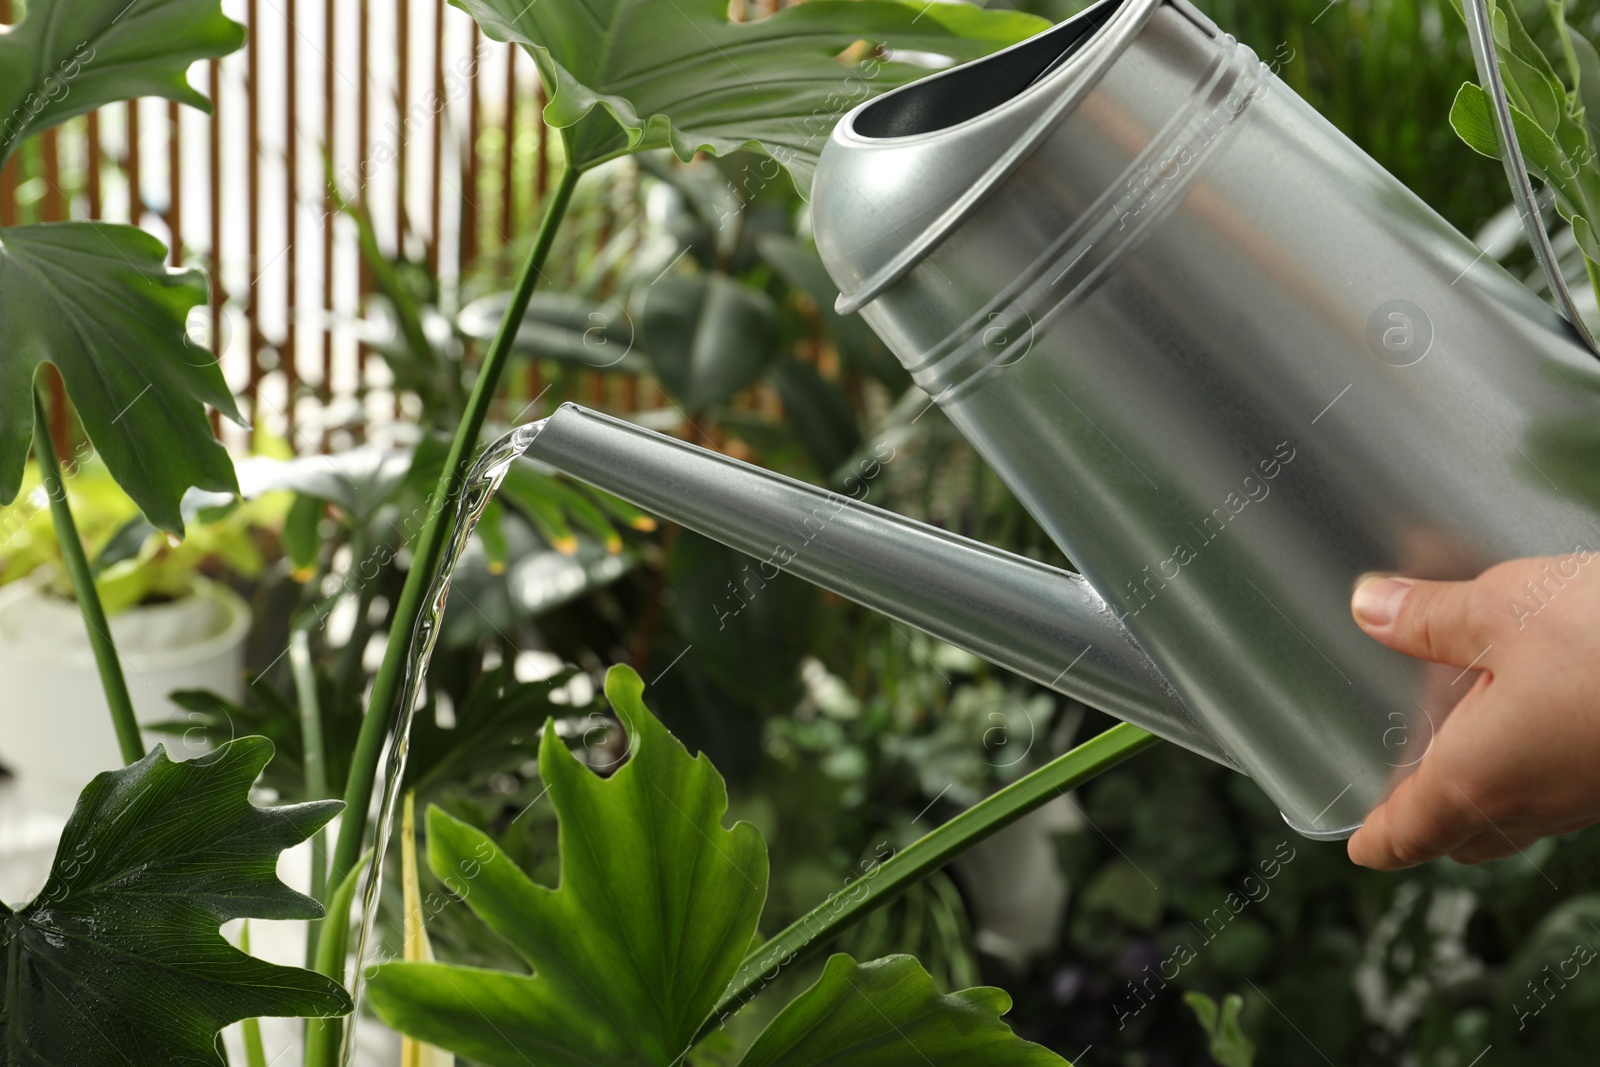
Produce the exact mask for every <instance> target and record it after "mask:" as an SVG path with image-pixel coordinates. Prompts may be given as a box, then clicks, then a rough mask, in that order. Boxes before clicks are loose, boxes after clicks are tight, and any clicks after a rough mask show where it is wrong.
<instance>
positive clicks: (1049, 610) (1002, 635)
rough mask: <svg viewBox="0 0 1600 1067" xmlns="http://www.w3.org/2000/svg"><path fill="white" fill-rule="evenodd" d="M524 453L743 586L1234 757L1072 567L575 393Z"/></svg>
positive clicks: (1224, 759)
mask: <svg viewBox="0 0 1600 1067" xmlns="http://www.w3.org/2000/svg"><path fill="white" fill-rule="evenodd" d="M526 455H528V456H529V457H531V458H534V459H537V460H539V461H541V462H543V463H545V464H548V465H549V466H551V467H554V468H555V469H556V470H558V471H561V472H562V473H564V474H567V475H569V476H571V477H573V478H576V479H578V480H580V481H583V482H586V483H588V484H590V485H593V486H595V487H596V488H599V489H603V490H605V491H606V492H608V493H612V494H614V495H616V496H619V497H621V498H622V499H624V500H627V501H629V502H630V503H632V504H634V505H636V506H638V507H641V508H644V509H645V510H647V511H650V512H652V513H654V514H657V515H660V516H662V517H663V518H666V519H669V520H671V521H673V522H676V523H678V524H679V525H681V526H684V527H687V528H688V529H690V530H693V531H695V532H696V533H699V534H703V535H705V536H706V537H709V538H711V539H713V540H716V541H720V542H722V543H723V544H725V545H728V546H729V547H731V548H735V549H737V550H739V551H741V552H743V553H745V554H747V555H749V556H750V557H752V563H751V564H750V566H749V568H748V569H749V570H750V571H751V573H752V576H753V579H754V581H755V582H756V583H760V582H763V581H769V580H771V579H772V578H773V577H775V576H776V574H777V572H778V571H780V570H782V571H787V572H789V573H790V574H794V575H796V576H798V577H801V578H804V579H806V580H807V581H810V582H813V583H815V584H817V585H820V586H822V587H823V588H825V589H829V590H832V591H833V592H835V593H837V594H839V595H840V596H842V597H845V598H846V599H849V600H853V601H855V602H856V603H858V604H862V605H864V606H866V607H869V608H873V609H874V610H877V611H881V612H883V613H884V614H885V615H888V616H890V617H891V618H894V619H897V620H899V621H901V622H903V623H906V624H907V625H909V626H913V627H915V628H917V629H919V630H922V631H924V632H926V633H929V634H932V635H933V636H935V637H938V638H940V639H941V640H944V641H948V642H949V643H951V644H953V645H956V646H958V647H960V648H963V649H966V650H967V651H969V652H972V653H974V654H976V655H978V656H981V657H983V658H984V659H986V660H989V661H990V662H992V663H996V664H998V665H1000V666H1002V667H1005V668H1007V669H1009V670H1012V671H1015V672H1016V673H1018V674H1020V675H1022V676H1023V677H1025V678H1029V679H1031V680H1033V681H1035V682H1038V683H1039V684H1041V685H1044V686H1048V687H1049V688H1051V689H1053V690H1055V691H1056V692H1059V693H1062V694H1065V695H1066V696H1070V697H1073V698H1076V699H1078V700H1082V701H1083V702H1085V703H1087V704H1089V705H1091V706H1093V707H1096V708H1099V709H1101V710H1102V711H1105V712H1107V713H1109V714H1111V715H1114V716H1116V717H1118V718H1120V719H1124V720H1126V721H1128V722H1131V723H1134V724H1135V725H1137V726H1140V727H1143V728H1144V729H1146V730H1149V731H1151V732H1152V733H1155V734H1158V735H1160V736H1161V737H1164V738H1166V739H1167V740H1169V741H1173V742H1175V743H1177V744H1179V745H1182V746H1183V747H1185V748H1188V749H1190V750H1192V751H1194V752H1198V753H1200V754H1201V755H1204V756H1207V757H1209V758H1211V759H1213V760H1216V761H1217V762H1219V763H1222V764H1224V765H1225V766H1228V767H1230V768H1234V769H1237V765H1236V764H1235V763H1234V761H1233V760H1232V759H1231V758H1230V757H1229V756H1228V755H1227V753H1226V752H1225V751H1224V749H1223V748H1222V746H1221V745H1219V744H1218V743H1217V741H1216V740H1215V739H1214V738H1213V736H1212V735H1211V733H1210V732H1209V731H1208V730H1207V729H1206V728H1205V727H1204V726H1203V725H1201V724H1200V723H1199V721H1198V720H1196V719H1195V717H1194V716H1193V715H1192V714H1191V713H1190V711H1189V709H1188V708H1187V707H1186V706H1185V705H1184V703H1183V701H1182V699H1181V698H1180V697H1179V696H1178V694H1177V693H1176V692H1175V691H1174V690H1173V688H1172V686H1171V685H1170V684H1168V682H1167V681H1166V679H1165V678H1164V677H1163V676H1162V675H1161V672H1160V671H1159V670H1158V669H1157V668H1156V666H1155V665H1154V664H1153V663H1152V662H1151V661H1150V658H1149V656H1147V655H1146V654H1145V651H1144V649H1142V648H1141V647H1140V646H1139V644H1138V642H1137V641H1136V640H1134V638H1133V636H1132V635H1131V634H1130V633H1129V632H1128V631H1127V629H1126V628H1125V627H1124V626H1123V624H1122V622H1121V620H1120V619H1119V618H1118V616H1117V613H1116V612H1115V611H1114V610H1113V609H1112V608H1111V607H1110V606H1109V605H1108V604H1106V602H1105V601H1104V600H1102V599H1101V597H1100V595H1099V594H1098V593H1096V592H1095V591H1094V590H1093V589H1092V588H1091V587H1090V586H1089V584H1088V582H1086V581H1085V580H1084V579H1083V578H1081V577H1080V576H1078V575H1076V574H1072V573H1069V572H1067V571H1063V570H1060V569H1057V568H1055V567H1049V566H1045V565H1044V564H1041V563H1037V562H1035V561H1033V560H1029V559H1025V558H1023V557H1021V556H1015V555H1012V554H1010V553H1006V552H1001V551H999V550H997V549H994V548H990V547H989V546H987V545H983V544H980V543H979V542H976V541H972V540H969V539H968V538H965V537H959V536H956V535H954V534H951V533H948V532H946V531H944V530H940V529H937V528H935V527H932V526H928V525H926V524H924V523H920V522H915V521H913V520H911V519H907V518H904V517H902V516H899V515H896V514H894V513H892V512H888V511H884V510H883V509H881V508H876V507H872V506H870V505H868V504H865V503H862V502H861V500H859V499H856V498H855V497H853V496H849V495H845V494H843V493H837V492H830V491H828V490H824V489H819V488H817V487H815V486H811V485H807V484H805V483H803V482H798V481H795V480H794V479H791V478H785V477H783V476H782V475H778V474H773V473H772V472H770V471H765V470H762V469H761V468H759V467H755V466H752V465H750V464H747V463H741V462H739V461H738V460H734V459H730V458H729V457H727V456H723V455H720V454H717V453H714V452H710V451H707V450H705V449H702V448H697V447H695V446H693V445H689V444H686V443H684V442H682V441H678V440H676V439H673V438H670V437H667V436H664V435H662V434H658V433H654V432H652V431H650V430H645V429H642V428H640V427H638V426H635V425H633V424H631V423H627V422H624V421H622V420H620V419H615V418H611V417H609V416H606V415H601V414H598V413H596V412H593V411H589V410H587V409H585V408H581V407H578V406H577V405H575V404H566V405H563V406H562V407H561V408H560V409H559V410H557V412H556V413H555V414H554V415H552V416H551V417H550V418H548V419H545V420H544V421H543V423H541V424H537V429H536V433H535V434H534V436H533V439H532V441H531V443H530V444H529V447H528V450H527V452H526ZM872 462H873V461H870V460H869V461H868V463H869V465H868V467H867V469H866V470H865V471H863V478H862V479H861V480H860V482H859V483H858V484H859V487H860V488H859V489H858V492H857V495H859V496H864V495H865V487H866V485H867V484H868V483H869V482H870V480H871V477H872V476H873V475H874V474H875V473H876V472H875V471H873V470H872V468H871V465H870V464H871V463H872Z"/></svg>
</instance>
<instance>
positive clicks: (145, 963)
mask: <svg viewBox="0 0 1600 1067" xmlns="http://www.w3.org/2000/svg"><path fill="white" fill-rule="evenodd" d="M271 757H272V746H271V745H270V744H269V743H268V742H266V741H264V740H262V739H261V738H244V739H242V740H239V741H235V742H233V743H231V744H227V745H224V746H222V747H221V748H219V749H217V750H216V751H215V752H213V753H211V754H209V755H207V756H203V757H201V758H199V759H195V760H191V761H189V762H187V763H173V762H172V761H170V760H168V759H167V757H166V754H165V753H164V752H160V751H157V752H152V753H151V754H150V755H148V756H146V757H145V758H144V759H142V760H140V761H139V762H138V763H135V764H133V765H131V766H129V767H125V768H123V769H122V770H118V771H107V772H105V773H103V774H100V775H98V776H97V777H96V778H95V779H94V781H92V782H90V783H89V785H88V786H87V787H86V788H85V789H84V791H83V795H82V796H81V797H80V798H79V801H78V806H77V808H76V809H75V810H74V811H73V814H72V818H71V820H70V821H69V822H68V824H67V827H66V829H65V831H64V832H63V833H62V836H61V843H60V845H59V846H58V848H57V850H56V859H55V864H54V865H53V867H52V869H51V873H50V878H49V880H48V881H46V882H45V885H44V888H43V889H42V890H41V891H40V892H39V895H38V896H37V897H35V898H34V900H33V901H32V902H31V903H30V904H28V905H26V906H25V907H22V908H18V909H16V910H15V911H13V910H12V909H10V908H7V907H6V906H5V905H3V904H0V950H3V952H4V955H5V958H6V960H7V964H6V967H5V968H4V970H3V971H0V1063H5V1064H7V1065H8V1067H11V1065H16V1067H31V1065H34V1064H44V1063H74V1064H85V1065H89V1064H101V1063H126V1062H139V1063H150V1064H154V1063H162V1064H174V1065H177V1064H183V1065H189V1064H193V1065H206V1067H210V1065H214V1064H219V1063H221V1059H220V1057H219V1056H218V1054H217V1031H218V1030H220V1029H221V1028H222V1027H223V1026H225V1025H226V1024H228V1023H230V1022H233V1021H235V1020H237V1019H247V1018H254V1017H256V1016H259V1015H342V1014H344V1013H346V1012H348V1011H349V1010H350V998H349V996H348V995H347V994H346V993H345V991H344V990H343V989H342V988H341V987H340V986H339V984H338V983H337V982H334V981H331V980H329V979H327V978H324V977H323V976H321V975H319V974H314V973H312V972H309V971H302V970H296V969H294V968H290V967H279V966H276V965H273V964H269V963H264V962H262V961H261V960H258V959H255V958H254V957H252V956H249V955H247V954H246V953H244V952H241V951H239V950H238V949H236V948H234V947H233V946H232V945H230V944H229V943H228V942H227V941H226V940H225V939H224V938H223V937H222V935H221V934H220V933H219V932H218V929H217V928H218V927H219V926H220V925H221V924H222V923H224V922H226V921H228V920H230V919H235V918H240V917H245V916H248V917H251V918H260V919H306V918H312V917H315V916H317V915H319V914H321V911H322V907H321V905H319V904H318V903H317V902H316V901H315V900H312V899H310V898H309V897H305V896H302V895H301V894H299V893H296V892H293V891H292V890H290V889H289V888H288V887H287V886H285V885H283V884H282V883H281V882H279V881H278V879H277V873H276V870H277V863H278V853H280V852H281V851H283V850H284V849H286V848H288V847H290V846H292V845H295V844H298V843H299V842H301V841H303V840H305V838H306V837H307V836H308V835H310V833H311V832H312V831H313V830H315V829H316V828H317V827H319V826H321V825H322V824H323V823H325V822H327V821H328V820H329V819H331V818H332V817H333V816H334V814H335V813H336V812H337V811H338V810H339V805H338V803H337V802H334V801H321V802H318V803H312V804H300V805H295V806H292V807H280V808H273V809H262V808H257V807H254V806H253V805H252V804H251V803H250V801H249V790H250V785H251V783H252V782H254V781H255V779H256V776H257V775H258V774H259V773H260V772H261V768H262V766H263V765H264V764H266V762H267V761H268V760H269V759H271ZM130 1055H135V1056H138V1057H139V1058H138V1060H137V1061H134V1060H130V1059H129V1056H130Z"/></svg>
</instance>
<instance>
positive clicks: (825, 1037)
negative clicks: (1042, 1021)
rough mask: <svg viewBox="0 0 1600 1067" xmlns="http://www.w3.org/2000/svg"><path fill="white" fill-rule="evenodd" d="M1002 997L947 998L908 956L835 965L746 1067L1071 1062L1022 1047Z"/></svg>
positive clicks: (989, 991) (1012, 1066)
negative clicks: (1008, 1022)
mask: <svg viewBox="0 0 1600 1067" xmlns="http://www.w3.org/2000/svg"><path fill="white" fill-rule="evenodd" d="M1010 1010H1011V998H1010V997H1009V996H1007V995H1006V992H1005V991H1004V990H1002V989H995V988H993V987H989V986H979V987H977V988H975V989H963V990H961V991H960V992H959V993H950V994H948V995H945V994H941V993H940V992H939V990H938V989H936V988H935V987H934V984H933V979H932V978H930V977H928V972H927V971H925V970H923V969H922V965H921V964H920V963H918V962H917V961H916V960H915V959H913V958H912V957H910V956H888V957H885V958H884V959H881V960H875V961H873V962H871V963H857V962H856V961H855V960H853V959H851V958H850V957H849V956H845V955H842V954H841V955H836V956H832V957H830V958H829V959H828V965H827V968H826V969H825V970H824V971H823V972H822V977H821V978H819V979H817V982H816V984H815V985H813V986H812V987H811V988H810V989H808V990H806V991H805V992H804V993H802V994H800V996H799V997H798V998H796V999H795V1001H794V1002H793V1003H792V1004H790V1005H789V1006H788V1007H786V1008H784V1009H783V1011H782V1012H780V1013H779V1014H778V1017H777V1018H775V1019H773V1020H772V1022H771V1023H770V1024H768V1026H767V1028H766V1029H765V1030H764V1031H762V1033H761V1036H760V1037H759V1038H757V1039H756V1043H755V1044H754V1045H752V1046H751V1047H750V1051H749V1052H747V1053H745V1057H744V1059H742V1060H740V1061H739V1067H814V1065H816V1064H824V1063H825V1064H828V1067H927V1065H929V1064H934V1065H937V1067H946V1065H949V1067H957V1065H959V1067H1047V1065H1049V1067H1059V1065H1063V1064H1066V1062H1067V1061H1066V1060H1064V1059H1062V1058H1061V1057H1060V1056H1057V1055H1056V1054H1055V1053H1054V1052H1051V1051H1050V1050H1049V1049H1047V1048H1045V1047H1043V1046H1042V1045H1035V1044H1033V1043H1032V1042H1030V1041H1024V1040H1023V1039H1022V1038H1020V1037H1018V1036H1017V1035H1016V1034H1014V1033H1012V1032H1011V1028H1010V1027H1009V1026H1007V1025H1006V1024H1005V1023H1004V1022H1002V1021H1001V1019H1000V1016H1002V1015H1004V1014H1005V1013H1006V1012H1008V1011H1010Z"/></svg>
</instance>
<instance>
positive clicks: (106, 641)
mask: <svg viewBox="0 0 1600 1067" xmlns="http://www.w3.org/2000/svg"><path fill="white" fill-rule="evenodd" d="M33 451H34V454H35V456H36V457H37V458H38V460H39V474H40V476H41V477H42V478H43V480H44V491H45V495H46V496H48V497H49V498H50V518H51V519H52V520H53V521H54V522H55V527H56V540H57V541H58V542H60V544H61V558H62V560H63V562H65V564H66V567H67V577H68V578H70V579H71V580H72V591H73V592H74V593H75V594H76V595H77V597H78V614H80V615H82V616H83V624H84V626H85V627H86V628H87V629H88V631H89V647H90V648H92V649H93V650H94V663H95V666H96V667H97V668H99V671H100V686H101V688H103V689H104V690H105V693H106V706H107V707H109V708H110V709H111V724H112V725H113V726H114V727H116V730H117V744H118V745H120V746H121V748H122V761H123V762H124V763H137V762H138V761H139V760H141V759H143V758H144V741H143V739H142V738H140V736H139V721H138V719H136V718H135V717H134V714H133V701H132V700H131V699H130V698H129V696H128V682H127V679H125V678H123V676H122V661H121V660H119V659H118V658H117V646H116V645H115V644H113V643H112V641H111V627H110V625H109V624H107V622H106V613H105V610H104V609H103V608H101V606H100V592H99V590H97V589H96V588H95V586H94V572H93V571H91V570H90V569H89V559H88V557H87V556H85V555H84V553H83V541H82V540H81V539H79V537H78V524H77V523H76V522H74V521H73V520H72V508H71V507H69V506H68V504H67V487H66V484H65V483H64V482H63V481H62V480H61V461H60V460H59V459H57V458H56V446H55V444H54V442H52V441H51V440H50V419H49V416H48V415H46V414H45V407H44V399H43V398H42V397H41V396H40V394H39V391H38V390H34V394H33Z"/></svg>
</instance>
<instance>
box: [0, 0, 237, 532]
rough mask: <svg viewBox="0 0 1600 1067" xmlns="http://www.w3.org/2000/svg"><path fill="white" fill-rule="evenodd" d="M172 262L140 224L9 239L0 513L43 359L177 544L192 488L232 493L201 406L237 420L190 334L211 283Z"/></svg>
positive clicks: (1, 306) (0, 271) (1, 277)
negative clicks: (193, 314)
mask: <svg viewBox="0 0 1600 1067" xmlns="http://www.w3.org/2000/svg"><path fill="white" fill-rule="evenodd" d="M143 2H145V3H152V2H154V0H143ZM0 43H4V39H3V38H0ZM3 62H4V60H0V64H3ZM165 258H166V249H164V248H163V247H162V245H161V242H160V241H158V240H156V239H155V238H154V237H151V236H150V235H149V234H147V233H144V232H143V231H142V230H138V229H135V228H134V227H131V226H115V225H108V224H105V223H98V222H64V223H54V224H48V225H43V226H16V227H12V228H10V229H6V230H0V337H4V338H5V345H4V347H3V348H0V504H8V503H10V502H11V500H12V499H13V498H14V497H15V496H16V494H17V489H18V487H19V486H20V485H21V482H22V470H23V465H24V463H25V462H26V460H27V457H28V444H29V441H30V439H31V437H32V427H33V380H34V376H35V374H36V372H37V370H38V367H39V364H41V363H44V362H47V361H48V362H50V363H53V364H54V365H55V366H56V368H57V369H58V370H59V371H60V372H61V377H62V379H63V380H64V381H65V382H66V385H67V393H68V395H70V396H71V397H72V402H73V404H74V406H76V408H77V410H78V415H79V417H80V418H81V419H82V420H83V428H84V431H85V432H86V433H87V434H88V436H89V440H90V442H91V443H92V444H93V445H94V447H95V449H96V450H97V451H98V452H99V453H100V456H101V458H102V459H104V460H105V464H106V467H107V469H108V470H110V471H111V474H112V476H113V477H114V478H116V480H117V483H118V484H119V485H121V486H122V487H123V489H125V490H126V491H127V493H128V495H129V496H130V497H132V498H133V501H134V503H136V504H138V505H139V508H140V510H142V511H143V512H144V513H145V516H146V517H147V518H149V520H150V521H151V522H152V523H154V524H155V525H156V526H159V527H160V528H162V529H163V530H167V531H170V532H173V533H181V532H182V530H183V513H182V510H181V507H180V503H181V501H182V499H183V495H184V493H185V492H186V491H187V490H188V488H189V487H190V486H198V487H199V488H201V489H209V490H214V491H217V492H225V493H231V492H234V491H236V489H237V484H236V482H235V480H234V473H233V464H232V463H231V462H230V461H229V459H228V454H227V452H226V451H225V450H224V449H223V447H222V445H221V444H220V443H219V442H218V441H217V439H216V437H215V435H214V434H213V433H212V431H211V424H210V423H209V422H208V421H207V419H206V412H205V407H204V405H206V404H210V405H211V406H212V407H215V408H216V409H218V410H219V411H221V412H222V413H223V414H225V415H227V416H228V417H229V418H232V419H234V420H239V419H240V416H239V412H238V409H237V408H236V407H235V406H234V402H233V397H232V396H231V395H230V394H229V393H228V387H227V383H226V382H224V381H223V378H222V372H221V370H219V369H218V367H217V364H216V361H215V359H213V358H212V356H211V354H210V353H209V352H206V351H204V350H203V349H199V348H196V347H195V346H193V345H191V344H190V343H189V342H188V340H187V337H186V335H185V330H186V328H187V320H188V315H189V310H190V309H191V308H193V307H195V306H197V305H199V304H202V303H204V302H205V300H206V285H205V280H204V277H203V276H202V275H201V274H200V273H199V272H198V271H175V270H169V269H168V268H167V267H166V265H165Z"/></svg>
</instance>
